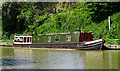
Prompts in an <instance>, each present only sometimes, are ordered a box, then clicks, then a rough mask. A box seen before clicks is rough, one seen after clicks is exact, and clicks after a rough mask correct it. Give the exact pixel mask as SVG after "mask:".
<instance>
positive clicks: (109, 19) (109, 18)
mask: <svg viewBox="0 0 120 71" xmlns="http://www.w3.org/2000/svg"><path fill="white" fill-rule="evenodd" d="M110 21H111V17H110V16H109V17H108V22H109V31H110V23H111V22H110Z"/></svg>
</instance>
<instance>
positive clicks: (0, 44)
mask: <svg viewBox="0 0 120 71" xmlns="http://www.w3.org/2000/svg"><path fill="white" fill-rule="evenodd" d="M0 46H8V47H13V43H2V42H0ZM104 46H106V47H108V48H120V45H104Z"/></svg>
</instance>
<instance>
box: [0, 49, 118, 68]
mask: <svg viewBox="0 0 120 71" xmlns="http://www.w3.org/2000/svg"><path fill="white" fill-rule="evenodd" d="M2 68H3V69H11V68H12V69H17V68H19V69H117V68H118V51H116V50H110V51H108V50H106V51H100V50H96V51H91V50H90V51H88V50H49V49H31V48H7V47H3V48H2Z"/></svg>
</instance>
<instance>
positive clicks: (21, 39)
mask: <svg viewBox="0 0 120 71" xmlns="http://www.w3.org/2000/svg"><path fill="white" fill-rule="evenodd" d="M87 41H93V34H92V33H86V32H81V33H79V32H74V33H55V34H46V35H42V34H41V35H33V36H32V35H15V37H14V44H34V43H65V42H66V43H70V42H87Z"/></svg>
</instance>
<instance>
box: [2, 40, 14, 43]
mask: <svg viewBox="0 0 120 71" xmlns="http://www.w3.org/2000/svg"><path fill="white" fill-rule="evenodd" d="M0 42H2V43H13V40H0Z"/></svg>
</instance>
